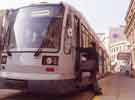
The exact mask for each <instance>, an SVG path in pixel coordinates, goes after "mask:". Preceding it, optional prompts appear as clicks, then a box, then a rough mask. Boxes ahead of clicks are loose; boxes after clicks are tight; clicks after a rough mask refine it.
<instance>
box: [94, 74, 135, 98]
mask: <svg viewBox="0 0 135 100" xmlns="http://www.w3.org/2000/svg"><path fill="white" fill-rule="evenodd" d="M100 84H101V87H102V88H103V95H102V96H97V97H95V98H94V100H135V94H134V93H135V78H130V77H128V76H125V75H123V74H116V75H112V76H110V77H107V78H105V79H102V80H101V81H100Z"/></svg>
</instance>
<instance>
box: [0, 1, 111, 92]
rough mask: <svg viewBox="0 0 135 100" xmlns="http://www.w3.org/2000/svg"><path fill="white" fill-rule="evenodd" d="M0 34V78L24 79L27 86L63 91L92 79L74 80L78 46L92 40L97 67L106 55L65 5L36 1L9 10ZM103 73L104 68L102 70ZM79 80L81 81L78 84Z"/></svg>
mask: <svg viewBox="0 0 135 100" xmlns="http://www.w3.org/2000/svg"><path fill="white" fill-rule="evenodd" d="M2 25H3V31H2V33H1V50H2V52H1V60H0V63H1V65H0V77H1V78H4V79H6V80H21V81H27V84H28V88H29V89H32V91H33V90H47V91H49V90H50V91H52V92H54V91H55V92H58V91H60V92H65V91H66V89H71V88H74V87H78V84H79V86H88V85H90V84H94V82H93V81H92V82H91V80H90V79H89V78H88V77H89V75H87V74H86V73H84V74H85V75H82V81H86V82H82V81H81V82H80V81H78V80H77V79H78V73H79V69H80V65H79V63H78V62H80V50H79V49H80V48H89V47H91V44H90V43H91V42H95V43H96V49H97V51H98V52H99V55H100V68H101V70H103V69H104V68H103V67H104V66H105V65H106V66H107V63H106V62H107V60H108V59H107V58H108V57H106V56H107V54H106V50H105V48H104V47H103V45H102V43H101V41H99V39H98V37H97V35H96V34H95V32H94V31H93V29H92V28H91V27H90V26H89V25H88V24H87V21H86V20H85V19H84V17H83V16H82V15H81V13H80V12H78V11H77V10H76V9H75V8H73V7H71V6H70V5H68V4H65V3H60V4H50V3H39V4H32V5H28V6H25V7H20V8H18V9H9V10H7V11H6V13H5V15H4V18H3V24H2ZM103 72H104V71H103ZM82 83H83V84H82Z"/></svg>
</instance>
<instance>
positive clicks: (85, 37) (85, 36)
mask: <svg viewBox="0 0 135 100" xmlns="http://www.w3.org/2000/svg"><path fill="white" fill-rule="evenodd" d="M80 35H81V36H80V38H81V39H80V40H81V47H83V48H88V47H89V46H90V45H89V44H90V42H91V36H90V34H89V31H88V30H87V29H86V27H85V26H84V25H83V24H82V25H81V34H80Z"/></svg>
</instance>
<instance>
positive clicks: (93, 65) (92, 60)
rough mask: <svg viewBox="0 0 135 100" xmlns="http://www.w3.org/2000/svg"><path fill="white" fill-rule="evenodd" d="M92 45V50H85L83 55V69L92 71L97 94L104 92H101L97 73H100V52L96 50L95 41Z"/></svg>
mask: <svg viewBox="0 0 135 100" xmlns="http://www.w3.org/2000/svg"><path fill="white" fill-rule="evenodd" d="M91 45H92V48H90V50H88V52H85V53H84V54H83V55H82V58H81V59H82V62H83V63H82V65H81V66H82V67H81V68H82V69H81V70H82V71H85V72H87V71H88V72H90V74H91V77H90V78H91V79H92V80H93V81H95V82H94V84H93V89H94V92H95V94H96V95H101V94H102V92H101V88H100V86H99V84H98V79H97V77H96V76H97V74H98V71H99V55H98V52H97V51H96V44H95V43H94V42H92V43H91Z"/></svg>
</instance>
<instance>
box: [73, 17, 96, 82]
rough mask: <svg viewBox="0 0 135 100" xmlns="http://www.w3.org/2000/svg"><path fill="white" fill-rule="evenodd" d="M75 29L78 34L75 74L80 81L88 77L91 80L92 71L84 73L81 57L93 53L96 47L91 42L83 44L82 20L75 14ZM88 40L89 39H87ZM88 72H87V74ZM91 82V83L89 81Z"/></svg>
mask: <svg viewBox="0 0 135 100" xmlns="http://www.w3.org/2000/svg"><path fill="white" fill-rule="evenodd" d="M74 29H75V34H76V58H75V59H76V63H75V73H76V74H75V75H76V79H77V80H78V81H84V80H85V79H86V78H87V79H86V80H90V78H89V76H90V75H89V74H88V73H90V72H87V71H86V72H84V73H85V74H83V72H82V70H81V69H82V66H81V63H80V62H81V57H82V55H83V54H85V53H87V54H89V55H90V54H93V53H94V52H92V51H95V48H92V46H90V44H88V45H87V47H85V46H84V44H83V42H84V41H83V40H82V34H83V33H82V31H81V24H80V20H79V18H78V17H76V16H74ZM87 42H88V41H87ZM86 73H87V74H86ZM88 84H89V83H88Z"/></svg>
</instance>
